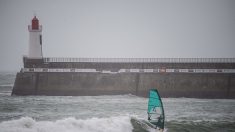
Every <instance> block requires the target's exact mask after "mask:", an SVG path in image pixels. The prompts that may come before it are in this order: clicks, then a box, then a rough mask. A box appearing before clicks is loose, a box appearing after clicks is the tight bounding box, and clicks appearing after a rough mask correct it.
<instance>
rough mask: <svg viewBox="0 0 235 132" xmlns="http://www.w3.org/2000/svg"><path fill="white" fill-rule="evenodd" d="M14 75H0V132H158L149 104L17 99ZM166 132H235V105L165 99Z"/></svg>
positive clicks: (121, 99)
mask: <svg viewBox="0 0 235 132" xmlns="http://www.w3.org/2000/svg"><path fill="white" fill-rule="evenodd" d="M15 74H16V73H14V72H1V73H0V132H148V131H149V132H155V131H156V130H155V129H152V128H150V127H148V126H147V125H146V124H145V122H146V120H147V102H148V99H147V98H143V97H137V96H134V95H116V96H80V97H78V96H77V97H75V96H11V90H12V87H13V84H14V79H15ZM162 101H163V105H164V109H165V115H166V122H165V130H164V131H165V132H235V100H231V99H193V98H163V99H162Z"/></svg>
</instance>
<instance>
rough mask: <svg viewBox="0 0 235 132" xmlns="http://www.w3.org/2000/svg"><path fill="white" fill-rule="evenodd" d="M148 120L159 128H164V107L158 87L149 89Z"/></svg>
mask: <svg viewBox="0 0 235 132" xmlns="http://www.w3.org/2000/svg"><path fill="white" fill-rule="evenodd" d="M148 120H149V122H150V123H151V124H153V125H155V126H156V127H157V128H160V129H164V121H165V115H164V109H163V105H162V100H161V97H160V95H159V93H158V91H157V89H151V90H150V91H149V101H148Z"/></svg>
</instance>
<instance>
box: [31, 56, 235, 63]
mask: <svg viewBox="0 0 235 132" xmlns="http://www.w3.org/2000/svg"><path fill="white" fill-rule="evenodd" d="M29 59H30V58H29ZM43 60H44V62H104V63H105V62H106V63H235V58H57V57H51V58H43Z"/></svg>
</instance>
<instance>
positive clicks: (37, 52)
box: [28, 16, 42, 59]
mask: <svg viewBox="0 0 235 132" xmlns="http://www.w3.org/2000/svg"><path fill="white" fill-rule="evenodd" d="M28 30H29V53H28V57H29V58H35V59H41V58H42V26H41V25H39V20H38V18H37V17H36V16H34V18H33V19H32V22H31V25H29V26H28Z"/></svg>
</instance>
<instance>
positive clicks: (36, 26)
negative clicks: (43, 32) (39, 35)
mask: <svg viewBox="0 0 235 132" xmlns="http://www.w3.org/2000/svg"><path fill="white" fill-rule="evenodd" d="M34 29H36V30H38V29H39V20H38V19H37V17H36V16H34V18H33V19H32V30H34Z"/></svg>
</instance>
